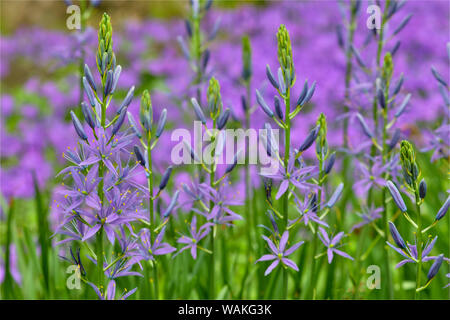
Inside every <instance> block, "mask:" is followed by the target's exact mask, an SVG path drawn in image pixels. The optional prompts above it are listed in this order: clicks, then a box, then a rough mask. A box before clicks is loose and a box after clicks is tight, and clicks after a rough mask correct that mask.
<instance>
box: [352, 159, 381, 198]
mask: <svg viewBox="0 0 450 320" xmlns="http://www.w3.org/2000/svg"><path fill="white" fill-rule="evenodd" d="M357 168H358V170H359V174H360V177H361V178H360V180H358V181H357V182H355V183H354V185H353V190H355V192H356V193H358V194H359V195H365V194H367V192H368V191H369V190H370V189H371V188H373V187H374V186H377V187H384V186H385V185H386V180H385V179H384V178H383V175H384V173H385V172H386V170H387V166H386V165H383V164H382V162H381V159H380V158H375V160H374V163H373V166H372V168H370V170H369V169H368V168H367V166H366V164H364V163H362V162H359V163H358V165H357Z"/></svg>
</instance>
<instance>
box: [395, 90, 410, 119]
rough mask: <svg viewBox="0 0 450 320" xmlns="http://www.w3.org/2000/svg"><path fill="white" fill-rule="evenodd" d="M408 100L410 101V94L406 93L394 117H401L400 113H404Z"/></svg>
mask: <svg viewBox="0 0 450 320" xmlns="http://www.w3.org/2000/svg"><path fill="white" fill-rule="evenodd" d="M409 99H411V93H408V94H407V95H406V96H405V98H404V99H403V101H402V103H401V104H400V106H399V107H398V109H397V111H396V112H395V115H394V117H396V118H398V117H400V116H401V115H402V113H403V112H404V111H405V108H406V106H407V105H408V102H409Z"/></svg>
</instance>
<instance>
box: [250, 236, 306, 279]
mask: <svg viewBox="0 0 450 320" xmlns="http://www.w3.org/2000/svg"><path fill="white" fill-rule="evenodd" d="M262 237H263V239H264V240H266V242H267V244H268V245H269V249H270V251H271V252H272V253H271V254H266V255H263V256H262V257H261V258H259V259H258V260H256V262H260V261H270V260H275V261H274V262H272V264H271V265H270V266H269V267H268V268H267V269H266V272H264V275H265V276H267V275H268V274H269V273H271V272H272V270H273V269H275V267H276V266H278V264H279V263H280V262H281V263H282V264H283V265H284V266H286V267H289V268H291V269H294V270H295V271H298V267H297V265H296V264H295V262H294V261H292V260H290V259H288V258H287V256H289V255H291V254H292V253H293V252H294V251H295V250H297V249H298V248H299V247H300V246H301V245H302V244H303V243H304V241H300V242H297V243H296V244H294V245H293V246H292V247H290V248H289V249H286V244H287V242H288V238H289V232H288V231H285V232H284V233H283V235H282V236H281V239H280V242H279V243H278V246H276V245H275V244H274V243H273V241H272V240H270V239H269V238H268V237H266V236H262Z"/></svg>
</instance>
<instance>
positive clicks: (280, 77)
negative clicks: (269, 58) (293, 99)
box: [278, 68, 287, 94]
mask: <svg viewBox="0 0 450 320" xmlns="http://www.w3.org/2000/svg"><path fill="white" fill-rule="evenodd" d="M286 82H287V81H286ZM286 82H285V80H284V76H283V70H281V68H278V84H279V86H280V91H281V93H282V94H286Z"/></svg>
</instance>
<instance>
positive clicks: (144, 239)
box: [129, 226, 176, 260]
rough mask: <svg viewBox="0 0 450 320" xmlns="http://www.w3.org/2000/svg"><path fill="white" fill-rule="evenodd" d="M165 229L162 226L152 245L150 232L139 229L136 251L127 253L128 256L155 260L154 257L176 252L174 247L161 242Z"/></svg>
mask: <svg viewBox="0 0 450 320" xmlns="http://www.w3.org/2000/svg"><path fill="white" fill-rule="evenodd" d="M165 231H166V227H165V226H164V227H163V228H162V229H161V231H160V233H159V234H158V236H157V237H156V239H155V241H153V243H151V242H150V230H149V229H145V228H144V229H141V231H140V232H139V235H138V238H139V241H138V242H137V246H136V249H135V250H133V251H132V252H130V253H129V256H132V257H133V256H134V257H138V258H141V259H143V260H155V257H154V256H160V255H165V254H169V253H171V252H174V251H176V249H175V248H174V247H172V246H171V245H170V244H168V243H166V242H162V239H163V237H164V233H165Z"/></svg>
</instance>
